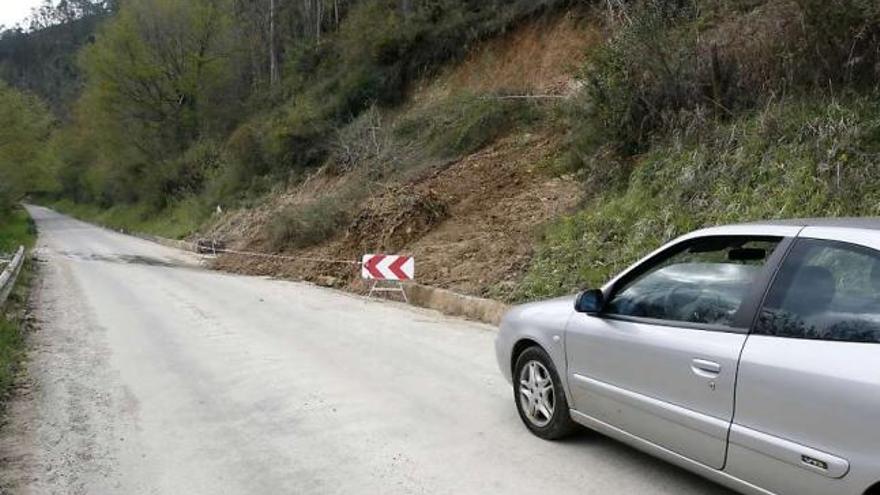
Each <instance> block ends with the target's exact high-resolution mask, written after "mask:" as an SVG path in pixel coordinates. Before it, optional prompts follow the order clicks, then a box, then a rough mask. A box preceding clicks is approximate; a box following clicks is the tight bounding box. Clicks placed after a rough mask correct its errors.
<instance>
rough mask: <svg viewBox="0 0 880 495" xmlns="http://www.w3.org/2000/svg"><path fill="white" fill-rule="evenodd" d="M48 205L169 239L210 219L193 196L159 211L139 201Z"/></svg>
mask: <svg viewBox="0 0 880 495" xmlns="http://www.w3.org/2000/svg"><path fill="white" fill-rule="evenodd" d="M51 206H52V207H53V208H55V209H56V210H58V211H60V212H62V213H65V214H68V215H71V216H73V217H76V218H79V219H80V220H84V221H87V222H91V223H95V224H98V225H103V226H105V227H109V228H113V229H121V230H125V231H128V232H138V233H143V234H152V235H156V236H160V237H167V238H170V239H183V238H185V237H187V236H189V235H191V234H193V233H194V232H196V231H198V229H199V227H200V226H201V225H202V224H203V223H204V222H205V221H206V220H207V219H208V218H210V213H209V210H208V209H207V208H206V207H204V206H203V205H201V203H200V202H199V201H197V200H196V199H188V200H184V201H180V202H178V203H175V204H174V205H172V206H170V207H168V208H166V209H165V210H164V211H162V212H160V213H156V212H155V211H153V210H152V209H150V208H149V207H147V206H144V205H141V204H133V205H117V206H113V207H111V208H108V209H103V208H101V207H99V206H97V205H94V204H84V203H74V202H73V201H70V200H61V201H57V202H55V203H53V204H52V205H51Z"/></svg>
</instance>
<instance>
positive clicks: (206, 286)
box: [0, 208, 728, 495]
mask: <svg viewBox="0 0 880 495" xmlns="http://www.w3.org/2000/svg"><path fill="white" fill-rule="evenodd" d="M31 213H32V215H33V216H34V217H35V218H36V220H37V223H38V225H39V228H40V233H41V234H40V241H39V248H38V251H37V257H38V258H39V260H40V263H39V267H40V268H39V270H40V280H39V282H38V283H37V287H36V293H35V304H36V318H37V320H38V323H39V326H40V328H39V330H37V331H36V333H35V334H34V335H33V336H32V338H31V341H32V345H33V346H34V350H33V352H32V356H31V358H32V359H31V362H30V364H29V376H30V378H29V379H28V384H27V385H26V386H25V387H23V390H22V391H21V394H20V395H21V397H20V398H19V399H17V400H16V401H15V402H14V403H13V404H12V406H11V408H10V418H9V422H8V424H7V425H6V426H5V427H4V429H3V433H2V434H0V486H5V487H6V489H7V490H8V491H10V492H12V493H65V494H68V493H72V494H76V493H126V494H128V493H132V494H136V493H160V494H162V493H174V494H177V493H186V494H202V493H203V494H211V495H215V494H224V493H273V494H274V493H296V494H311V493H320V494H324V493H339V494H360V493H364V494H378V493H426V494H470V493H474V494H489V493H510V494H519V493H532V494H534V493H552V494H566V493H577V494H580V495H584V494H618V493H619V494H652V493H654V494H676V495H686V494H707V493H728V492H726V491H724V490H722V489H721V488H719V487H717V486H715V485H712V484H710V483H708V482H704V481H702V480H700V479H698V478H696V477H694V476H692V475H690V474H687V473H685V472H684V471H681V470H679V469H677V468H675V467H672V466H670V465H667V464H665V463H663V462H660V461H656V460H654V459H651V458H649V457H647V456H645V455H642V454H640V453H638V452H636V451H634V450H632V449H630V448H628V447H625V446H623V445H621V444H618V443H616V442H614V441H611V440H609V439H607V438H604V437H601V436H599V435H596V434H583V435H580V436H578V437H576V438H574V439H571V440H569V441H565V442H561V443H548V442H544V441H541V440H538V439H536V438H534V437H532V436H531V435H529V434H528V433H527V432H526V431H525V429H524V428H523V427H522V425H521V424H520V422H519V419H518V418H517V416H516V414H515V412H514V409H513V406H512V403H511V393H510V391H509V389H508V385H507V384H506V383H505V382H504V380H503V379H502V378H501V376H500V374H499V373H498V371H497V369H496V365H495V362H494V357H493V352H492V341H493V338H494V334H493V331H492V329H491V328H490V327H487V326H483V325H479V324H473V323H467V322H464V321H461V320H457V319H449V318H445V317H443V316H440V315H438V314H436V313H433V312H429V311H423V310H417V309H412V308H408V307H404V306H402V305H397V304H389V303H379V302H370V301H366V300H364V299H361V298H358V297H353V296H349V295H345V294H340V293H337V292H333V291H329V290H324V289H320V288H315V287H311V286H308V285H303V284H297V283H290V282H283V281H274V280H267V279H264V278H254V277H242V276H234V275H226V274H222V273H216V272H211V271H205V270H201V269H199V268H198V267H197V260H196V259H194V257H193V256H192V255H190V254H188V253H183V252H178V251H174V250H171V249H168V248H165V247H161V246H157V245H154V244H151V243H148V242H145V241H141V240H139V239H134V238H131V237H126V236H122V235H119V234H116V233H113V232H109V231H106V230H102V229H98V228H95V227H92V226H89V225H87V224H84V223H81V222H77V221H75V220H72V219H70V218H67V217H64V216H61V215H58V214H56V213H53V212H51V211H49V210H46V209H43V208H32V209H31ZM3 491H4V490H3V489H2V488H0V492H3Z"/></svg>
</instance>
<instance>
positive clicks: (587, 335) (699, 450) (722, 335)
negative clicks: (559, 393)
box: [566, 314, 746, 468]
mask: <svg viewBox="0 0 880 495" xmlns="http://www.w3.org/2000/svg"><path fill="white" fill-rule="evenodd" d="M745 339H746V336H745V335H744V334H740V333H732V332H731V333H728V332H715V331H706V330H696V329H690V328H681V327H677V326H668V325H651V324H645V323H635V322H630V321H621V320H614V319H611V318H598V317H594V316H588V315H583V314H577V315H575V316H574V317H573V318H572V319H571V321H570V322H569V326H568V330H567V332H566V354H567V359H568V374H569V377H570V380H573V381H572V382H570V385H571V388H572V390H571V395H572V397H573V399H574V407H575V408H576V409H578V410H579V411H581V412H583V413H585V414H587V415H589V416H592V417H594V418H596V419H599V420H602V421H604V422H607V423H610V424H613V425H615V426H617V427H619V428H621V429H623V430H625V431H627V432H630V433H632V434H634V435H637V436H639V437H642V438H644V439H646V440H648V441H650V442H653V443H659V444H661V445H664V446H665V447H667V448H669V449H670V450H672V451H674V452H677V453H679V454H682V455H685V456H687V457H690V458H691V459H694V460H696V461H698V462H701V463H703V464H706V465H708V466H712V467H715V468H721V467H723V466H724V458H725V454H726V444H727V430H728V427H729V425H730V421H731V419H732V418H733V394H734V385H735V383H736V365H737V360H738V359H739V354H740V351H741V350H742V346H743V343H744V342H745ZM700 361H704V362H709V363H714V364H716V365H717V366H718V367H719V368H720V369H719V371H718V373H717V374H716V373H709V372H707V371H704V370H702V369H700V368H699V367H698V364H699V362H700ZM571 377H580V379H576V378H575V379H573V378H571Z"/></svg>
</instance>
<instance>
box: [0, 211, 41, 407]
mask: <svg viewBox="0 0 880 495" xmlns="http://www.w3.org/2000/svg"><path fill="white" fill-rule="evenodd" d="M0 218H2V220H0V251H11V250H12V249H14V247H13V246H19V245H25V246H28V247H30V246H33V245H34V242H35V240H36V229H35V228H34V224H33V221H32V220H31V219H30V217H29V216H28V215H27V212H25V211H24V210H22V209H16V210H13V212H12V213H11V214H10V215H6V216H4V217H0ZM32 275H33V272H32V270H31V267H30V263H29V262H28V261H25V264H24V267H23V269H22V271H21V274H20V275H19V278H18V282H17V284H16V287H15V289H14V290H13V291H12V294H10V296H9V300H8V302H7V305H6V307H5V308H4V311H0V409H2V407H3V405H4V402H5V399H6V398H7V397H8V395H9V390H10V388H11V387H12V384H13V381H14V379H15V375H16V373H18V370H19V369H20V368H21V365H22V362H23V360H24V356H25V352H24V350H25V343H24V336H23V331H22V329H23V315H24V309H25V304H26V303H27V296H28V291H29V287H30V281H31V278H32Z"/></svg>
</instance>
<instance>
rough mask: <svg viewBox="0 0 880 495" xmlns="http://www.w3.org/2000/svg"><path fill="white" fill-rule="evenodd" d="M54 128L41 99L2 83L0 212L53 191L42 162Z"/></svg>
mask: <svg viewBox="0 0 880 495" xmlns="http://www.w3.org/2000/svg"><path fill="white" fill-rule="evenodd" d="M51 126H52V117H51V114H50V113H49V110H48V109H47V108H46V106H45V104H43V102H42V101H40V100H39V98H37V97H36V96H33V95H30V94H27V93H23V92H21V91H18V90H16V89H13V88H11V87H9V86H7V85H6V84H5V83H3V82H0V210H4V209H6V208H8V207H9V205H10V204H11V203H12V202H13V201H16V200H18V199H19V198H20V197H21V196H22V195H23V194H24V193H26V192H32V191H38V190H46V189H48V188H50V187H51V174H49V173H48V171H47V170H45V168H43V167H42V163H41V161H40V159H41V154H40V153H41V150H42V149H43V147H44V145H45V143H46V140H47V139H48V137H49V132H50V130H51Z"/></svg>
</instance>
